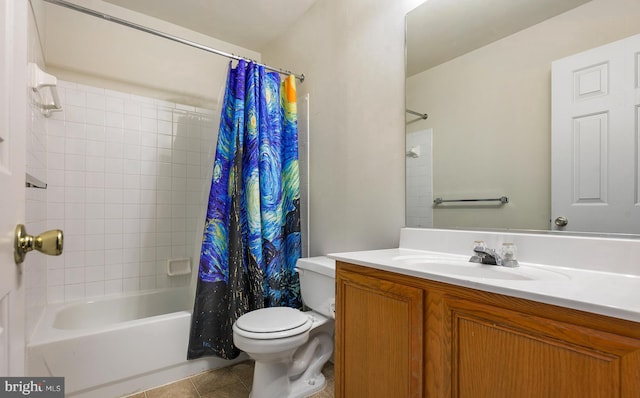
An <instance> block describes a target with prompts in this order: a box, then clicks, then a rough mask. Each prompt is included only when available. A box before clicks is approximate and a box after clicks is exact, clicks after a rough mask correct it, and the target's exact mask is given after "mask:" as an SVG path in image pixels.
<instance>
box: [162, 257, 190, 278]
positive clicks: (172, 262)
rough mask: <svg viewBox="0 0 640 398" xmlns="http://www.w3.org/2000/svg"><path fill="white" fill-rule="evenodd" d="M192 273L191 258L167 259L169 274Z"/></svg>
mask: <svg viewBox="0 0 640 398" xmlns="http://www.w3.org/2000/svg"><path fill="white" fill-rule="evenodd" d="M190 273H191V258H190V257H187V258H170V259H168V260H167V275H169V276H177V275H188V274H190Z"/></svg>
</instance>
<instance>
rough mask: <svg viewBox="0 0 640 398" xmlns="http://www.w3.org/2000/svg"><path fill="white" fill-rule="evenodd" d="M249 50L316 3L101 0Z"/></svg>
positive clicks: (260, 46)
mask: <svg viewBox="0 0 640 398" xmlns="http://www.w3.org/2000/svg"><path fill="white" fill-rule="evenodd" d="M104 1H105V2H107V3H111V4H114V5H117V6H120V7H123V8H127V9H130V10H132V11H136V12H139V13H142V14H146V15H149V16H152V17H155V18H158V19H162V20H165V21H168V22H171V23H173V24H175V25H179V26H182V27H185V28H187V29H191V30H193V31H196V32H199V33H202V34H205V35H207V36H211V37H215V38H216V39H219V40H222V41H226V42H228V43H232V44H235V45H238V46H241V47H244V48H247V49H250V50H254V51H261V50H262V49H263V47H264V46H265V45H267V44H268V43H269V42H271V41H272V40H274V39H276V38H277V37H279V36H280V35H282V34H283V33H284V32H285V31H286V30H287V28H288V27H289V26H291V25H293V23H295V21H296V20H297V19H298V18H299V17H300V16H302V15H303V14H304V13H305V12H306V11H307V10H308V9H309V8H310V7H311V6H312V5H313V3H315V1H316V0H232V1H229V0H179V1H176V0H104Z"/></svg>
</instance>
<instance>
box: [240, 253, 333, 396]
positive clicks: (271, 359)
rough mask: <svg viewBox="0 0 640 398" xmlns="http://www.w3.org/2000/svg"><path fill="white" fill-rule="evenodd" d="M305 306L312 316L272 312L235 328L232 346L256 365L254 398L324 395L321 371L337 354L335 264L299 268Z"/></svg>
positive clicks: (251, 316)
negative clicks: (334, 336)
mask: <svg viewBox="0 0 640 398" xmlns="http://www.w3.org/2000/svg"><path fill="white" fill-rule="evenodd" d="M296 270H297V272H298V273H299V275H300V292H301V294H302V301H303V302H304V304H305V306H307V307H309V308H310V309H311V311H305V312H303V311H300V310H297V309H294V308H289V307H271V308H263V309H259V310H255V311H251V312H248V313H246V314H244V315H242V316H241V317H240V318H238V320H237V321H236V322H235V323H234V324H233V342H234V344H235V345H236V346H237V347H238V348H239V349H241V350H242V351H244V352H246V353H247V354H248V355H249V356H250V357H251V358H253V359H254V360H255V368H254V372H253V386H252V388H251V395H250V398H298V397H300V398H302V397H306V396H309V395H311V394H314V393H316V392H318V391H320V390H322V389H323V388H324V387H325V385H326V381H325V378H324V375H323V374H322V372H321V370H322V367H323V366H324V364H325V363H326V362H327V361H328V360H329V358H331V355H332V354H333V326H334V320H333V319H334V310H335V272H336V267H335V261H334V260H332V259H329V258H327V257H310V258H301V259H299V260H298V262H297V263H296Z"/></svg>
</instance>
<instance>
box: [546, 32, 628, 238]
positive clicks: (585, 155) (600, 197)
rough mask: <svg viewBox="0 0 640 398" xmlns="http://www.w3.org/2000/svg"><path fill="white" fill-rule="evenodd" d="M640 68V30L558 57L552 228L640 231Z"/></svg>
mask: <svg viewBox="0 0 640 398" xmlns="http://www.w3.org/2000/svg"><path fill="white" fill-rule="evenodd" d="M639 68H640V35H636V36H632V37H629V38H627V39H624V40H620V41H616V42H613V43H611V44H608V45H605V46H602V47H597V48H594V49H591V50H588V51H585V52H583V53H580V54H576V55H573V56H570V57H567V58H564V59H561V60H558V61H555V62H553V64H552V76H551V84H552V90H551V91H552V120H551V129H552V133H551V141H552V142H551V173H552V177H551V192H552V198H551V227H552V229H556V230H565V231H590V232H620V233H636V234H637V233H640V179H639V178H640V176H639V175H640V168H639V163H638V143H639V141H638V139H639V134H638V133H639V129H638V123H639V122H640V111H639V109H640V91H639V89H638V84H639V83H640V69H639ZM565 220H566V226H562V225H558V224H563V221H565Z"/></svg>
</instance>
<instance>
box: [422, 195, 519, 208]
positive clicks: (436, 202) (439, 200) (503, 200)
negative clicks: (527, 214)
mask: <svg viewBox="0 0 640 398" xmlns="http://www.w3.org/2000/svg"><path fill="white" fill-rule="evenodd" d="M449 202H500V203H501V204H505V203H509V198H508V197H506V196H501V197H499V198H491V199H448V200H444V199H442V198H435V199H434V200H433V204H434V205H436V206H437V205H439V204H442V203H449Z"/></svg>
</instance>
